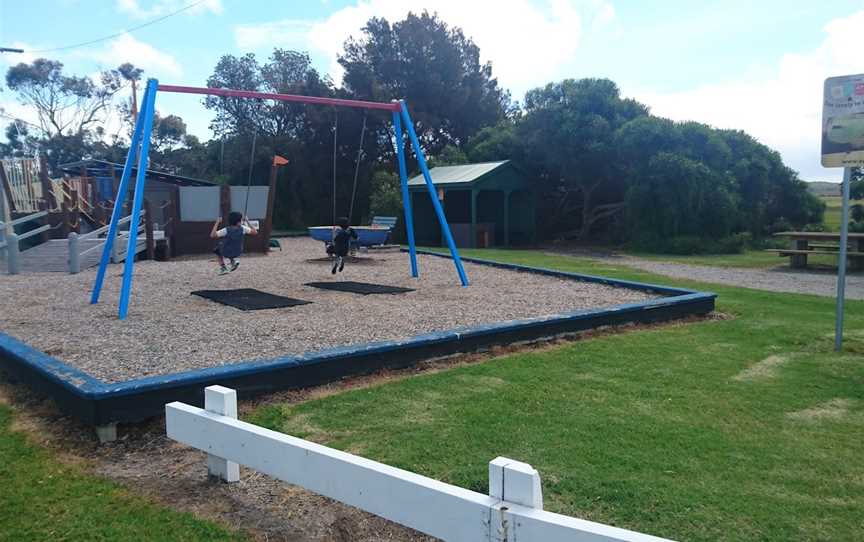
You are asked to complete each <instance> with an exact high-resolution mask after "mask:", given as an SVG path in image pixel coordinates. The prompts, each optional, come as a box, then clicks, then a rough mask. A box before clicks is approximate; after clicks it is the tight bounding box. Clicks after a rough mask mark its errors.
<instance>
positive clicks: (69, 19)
mask: <svg viewBox="0 0 864 542" xmlns="http://www.w3.org/2000/svg"><path fill="white" fill-rule="evenodd" d="M192 2H193V0H28V1H27V2H21V1H20V0H0V46H5V47H19V48H22V49H25V51H27V52H26V53H25V54H0V72H2V73H4V74H5V71H6V70H7V69H8V67H9V66H11V65H14V64H16V63H18V62H22V61H23V62H30V61H32V60H33V59H35V58H38V57H47V58H52V59H56V60H60V61H61V62H63V63H64V65H65V66H66V68H67V69H68V71H69V72H71V73H75V74H78V75H81V74H96V73H98V72H99V71H100V70H103V69H108V68H114V67H116V66H118V65H119V64H122V63H124V62H132V63H133V64H135V65H136V66H138V67H141V68H143V69H144V70H145V76H147V77H155V78H157V79H159V81H160V82H162V83H170V84H178V85H193V86H205V83H206V80H207V77H208V76H209V75H210V74H211V73H212V71H213V67H214V66H215V65H216V63H217V62H218V60H219V58H220V57H221V56H222V55H224V54H234V55H240V54H244V53H247V52H252V53H255V54H256V55H257V56H258V57H259V58H260V59H261V60H263V59H265V58H266V57H267V56H268V55H269V53H270V52H271V51H272V49H273V48H274V47H281V48H290V49H295V50H300V51H308V52H309V54H310V56H311V57H312V59H313V62H314V64H315V66H316V67H317V68H318V69H319V70H320V71H322V72H324V73H327V74H330V75H331V77H332V78H333V80H334V81H335V82H336V83H337V84H339V83H340V82H341V72H340V70H339V66H338V63H337V62H336V58H337V55H338V54H339V52H340V51H341V48H342V44H343V43H344V40H345V39H346V38H347V37H348V36H350V35H354V36H358V35H359V33H360V29H361V27H362V26H363V24H364V23H365V22H366V21H367V20H368V19H369V18H370V17H373V16H379V17H385V18H387V19H389V20H391V21H394V20H398V19H400V18H403V17H404V16H405V15H406V13H407V12H408V11H415V12H417V11H421V10H423V9H428V10H429V11H437V12H438V14H439V15H440V16H441V17H442V19H444V20H445V21H446V22H447V23H448V24H450V25H453V26H458V27H461V28H462V29H463V31H464V32H465V34H466V35H468V36H469V37H470V38H472V39H473V40H474V42H475V43H476V44H477V45H478V46H479V47H480V54H481V59H482V60H484V61H490V62H491V63H492V67H493V75H494V76H496V77H497V78H498V80H499V82H500V84H501V85H502V86H503V87H505V88H507V89H509V90H510V91H511V93H512V95H513V97H514V98H515V99H517V100H521V99H522V97H523V96H524V94H525V92H526V91H527V90H530V89H531V88H535V87H537V86H542V85H544V84H546V83H547V82H550V81H557V80H561V79H565V78H581V77H608V78H610V79H612V80H614V81H615V82H616V83H618V85H619V87H620V88H621V91H622V94H623V95H625V96H627V97H632V98H635V99H638V100H640V101H641V102H643V103H645V104H647V105H648V106H649V107H650V108H651V111H652V112H653V113H654V114H656V115H661V116H665V117H668V118H672V119H674V120H681V121H683V120H695V121H699V122H704V123H707V124H710V125H712V126H716V127H720V128H735V129H742V130H745V131H747V132H748V133H750V134H751V135H753V136H754V137H756V138H757V139H759V140H760V141H761V142H762V143H765V144H766V145H768V146H770V147H772V148H774V149H776V150H778V151H779V152H780V153H781V154H782V156H783V159H784V161H785V162H786V164H787V165H789V166H790V167H792V168H793V169H795V170H797V171H798V172H799V173H800V174H801V177H802V178H803V179H805V180H811V181H815V180H824V181H835V182H837V181H839V180H840V177H841V171H840V170H837V169H825V168H822V167H821V165H820V158H819V144H820V126H821V103H822V98H821V94H822V85H823V81H824V79H825V78H826V77H829V76H835V75H846V74H854V73H864V39H862V38H861V37H862V36H864V0H830V1H821V2H820V1H814V0H763V1H761V2H752V0H700V1H698V2H694V1H692V0H663V1H662V2H646V1H644V0H471V1H465V0H439V1H434V2H432V1H426V2H424V1H421V0H359V1H357V0H305V1H300V0H295V1H286V0H252V1H250V0H203V1H202V2H201V3H199V4H197V5H196V6H194V7H193V8H191V9H188V10H186V11H183V12H182V13H180V14H177V15H175V16H172V17H169V18H167V19H165V20H162V21H160V22H158V23H155V24H153V25H150V26H147V27H145V28H142V29H140V30H135V31H133V32H130V33H122V34H120V35H119V36H117V37H115V38H112V39H110V40H106V41H102V42H99V43H96V44H92V45H88V46H82V47H76V48H71V49H65V50H61V51H50V52H42V53H39V52H37V51H40V50H46V49H54V48H58V47H64V46H67V45H71V44H76V43H80V42H85V41H90V40H94V39H97V38H100V37H103V36H106V35H111V34H115V33H121V32H123V31H124V30H125V29H129V28H132V27H134V26H137V25H140V24H142V23H145V22H147V21H149V20H152V19H154V18H158V17H161V16H163V15H166V14H168V13H171V12H173V11H176V10H178V9H180V8H183V7H184V6H187V5H189V4H191V3H192ZM4 86H5V85H4V83H2V82H0V89H2V90H0V108H2V109H3V110H4V112H5V114H6V115H13V116H16V117H19V118H22V119H24V120H30V121H32V120H34V118H33V114H32V112H31V111H27V110H26V108H24V107H22V106H21V105H20V104H18V103H17V102H16V101H15V99H14V96H12V95H11V93H10V92H9V91H8V89H3V87H4ZM405 98H406V100H407V101H408V104H409V106H410V100H411V97H410V96H406V97H405ZM157 109H158V110H159V112H160V113H161V114H163V115H167V114H175V115H180V116H181V117H183V119H184V120H185V121H186V122H187V125H188V130H189V131H190V132H191V133H194V134H196V135H198V136H199V137H202V138H204V139H206V138H209V137H210V135H211V133H210V131H209V128H208V126H209V123H210V120H211V117H212V115H211V114H210V113H209V112H208V111H207V110H206V109H204V107H203V106H202V105H201V100H200V98H198V97H194V96H186V95H169V94H160V95H159V96H158V99H157ZM2 126H3V119H2V118H0V127H2Z"/></svg>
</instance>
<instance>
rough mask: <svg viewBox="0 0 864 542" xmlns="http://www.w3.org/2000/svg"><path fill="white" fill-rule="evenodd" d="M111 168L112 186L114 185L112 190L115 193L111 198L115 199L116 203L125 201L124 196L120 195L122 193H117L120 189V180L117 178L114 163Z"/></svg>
mask: <svg viewBox="0 0 864 542" xmlns="http://www.w3.org/2000/svg"><path fill="white" fill-rule="evenodd" d="M110 169H111V187H112V188H111V191H112V193H113V194H114V196H113V197H112V198H111V199H112V200H115V203H116V201H123V200H122V198H121V197H120V194H118V193H117V191H118V190H119V189H120V181H119V180H118V179H117V172H116V171H114V164H111V167H110Z"/></svg>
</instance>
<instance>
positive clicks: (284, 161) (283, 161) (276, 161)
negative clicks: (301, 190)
mask: <svg viewBox="0 0 864 542" xmlns="http://www.w3.org/2000/svg"><path fill="white" fill-rule="evenodd" d="M287 163H288V159H287V158H282V157H281V156H279V155H278V154H274V155H273V165H274V166H284V165H285V164H287Z"/></svg>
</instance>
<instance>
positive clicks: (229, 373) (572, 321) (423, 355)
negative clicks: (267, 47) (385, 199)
mask: <svg viewBox="0 0 864 542" xmlns="http://www.w3.org/2000/svg"><path fill="white" fill-rule="evenodd" d="M422 253H423V254H427V255H434V256H440V257H443V258H449V255H447V254H440V253H435V252H427V251H423V252H422ZM463 259H464V261H467V262H472V263H475V264H479V265H489V266H494V267H500V268H505V269H510V270H515V271H520V272H526V273H537V274H543V275H549V276H555V277H560V278H565V279H569V280H574V281H583V282H595V283H601V284H606V285H609V286H616V287H622V288H628V289H636V290H641V291H650V292H654V293H659V294H662V295H664V296H666V297H661V298H657V299H652V300H649V301H646V302H642V303H627V304H621V305H615V306H612V307H605V308H603V309H596V310H595V309H592V310H577V311H570V312H565V313H561V314H555V315H549V316H542V317H536V318H525V319H519V320H510V321H503V322H496V323H493V324H485V325H479V326H472V327H464V328H456V329H450V330H446V331H441V332H435V333H428V334H423V335H415V336H413V337H410V338H407V339H402V340H392V341H380V342H371V343H365V344H359V345H350V346H343V347H337V348H328V349H324V350H318V351H314V352H307V353H304V354H300V355H292V356H281V357H277V358H271V359H261V360H254V361H243V362H239V363H234V364H231V365H222V366H219V367H212V368H208V369H199V370H194V371H185V372H180V373H174V374H169V375H160V376H153V377H147V378H140V379H134V380H128V381H125V382H117V383H106V382H102V381H100V380H98V379H96V378H93V377H92V376H91V375H89V374H87V373H85V372H83V371H81V370H79V369H76V368H74V367H71V366H69V365H66V364H65V363H63V362H61V361H59V360H57V359H55V358H53V357H51V356H49V355H48V354H45V353H44V352H40V351H39V350H36V349H35V348H33V347H31V346H29V345H27V344H25V343H23V342H21V341H19V340H17V339H15V338H14V337H11V336H9V335H6V334H3V333H0V369H2V370H4V371H5V372H7V373H8V374H10V375H11V376H12V377H13V379H17V380H20V381H22V382H23V383H24V384H26V385H28V386H29V387H31V388H32V389H34V390H35V391H37V392H40V393H42V394H44V395H47V396H48V397H50V398H52V399H54V400H55V401H56V402H57V403H58V405H59V406H60V408H61V410H62V411H64V412H65V413H68V414H70V415H73V416H75V417H78V418H80V419H82V420H83V421H85V422H87V423H90V424H94V425H102V424H107V423H112V422H126V421H139V420H142V419H146V418H149V417H153V416H158V415H160V414H161V413H162V412H163V409H164V405H165V403H167V402H170V401H177V400H180V401H187V402H192V403H195V404H201V403H202V402H203V393H204V387H205V386H208V385H213V384H222V385H227V386H231V387H234V388H236V389H239V390H241V391H243V392H244V396H245V397H248V396H250V395H254V394H256V393H267V392H272V391H277V390H283V389H291V388H300V387H306V386H311V385H316V384H321V383H325V382H332V381H334V380H339V379H341V378H344V377H346V376H351V375H358V374H365V373H370V372H374V371H377V370H381V369H384V368H401V367H408V366H410V365H413V364H415V363H417V362H419V361H422V360H424V359H430V358H434V357H438V356H443V355H450V354H454V353H458V352H470V351H474V350H477V349H479V348H483V347H487V346H490V345H493V344H507V343H510V342H515V341H523V340H532V339H538V338H542V337H548V336H553V335H557V334H560V333H567V332H577V331H585V330H588V329H592V328H596V327H598V326H603V325H616V324H623V323H647V322H656V321H665V320H672V319H676V318H682V317H686V316H690V315H695V314H706V313H708V312H710V311H712V310H713V309H714V302H715V298H716V295H715V294H712V293H705V292H696V291H693V290H687V289H682V288H671V287H667V286H659V285H656V284H646V283H641V282H632V281H624V280H616V279H609V278H605V277H599V276H593V275H582V274H578V273H568V272H563V271H555V270H551V269H542V268H534V267H528V266H523V265H516V264H505V263H500V262H493V261H488V260H481V259H477V258H463Z"/></svg>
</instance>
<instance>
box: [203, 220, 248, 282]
mask: <svg viewBox="0 0 864 542" xmlns="http://www.w3.org/2000/svg"><path fill="white" fill-rule="evenodd" d="M221 223H222V219H221V218H219V219H218V220H216V222H214V223H213V229H212V230H210V237H211V238H212V239H219V244H218V245H216V249H215V250H213V253H214V254H216V256H218V257H219V274H220V275H225V274H227V273H230V272H231V271H234V270H236V269H237V268H238V267H240V262H238V261H237V258H238V257H239V256H240V254H242V253H243V236H244V235H257V234H258V230H256V229H255V228H253V227H252V225H251V224H249V221H248V220H246V218H245V217H244V216H243V215H242V214H240V213H237V212H231V213H229V214H228V226H226V227H224V228H222V229H219V224H221ZM226 258H227V259H228V261H229V262H230V265H231V267H230V268H228V266H226V265H225V259H226Z"/></svg>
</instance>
